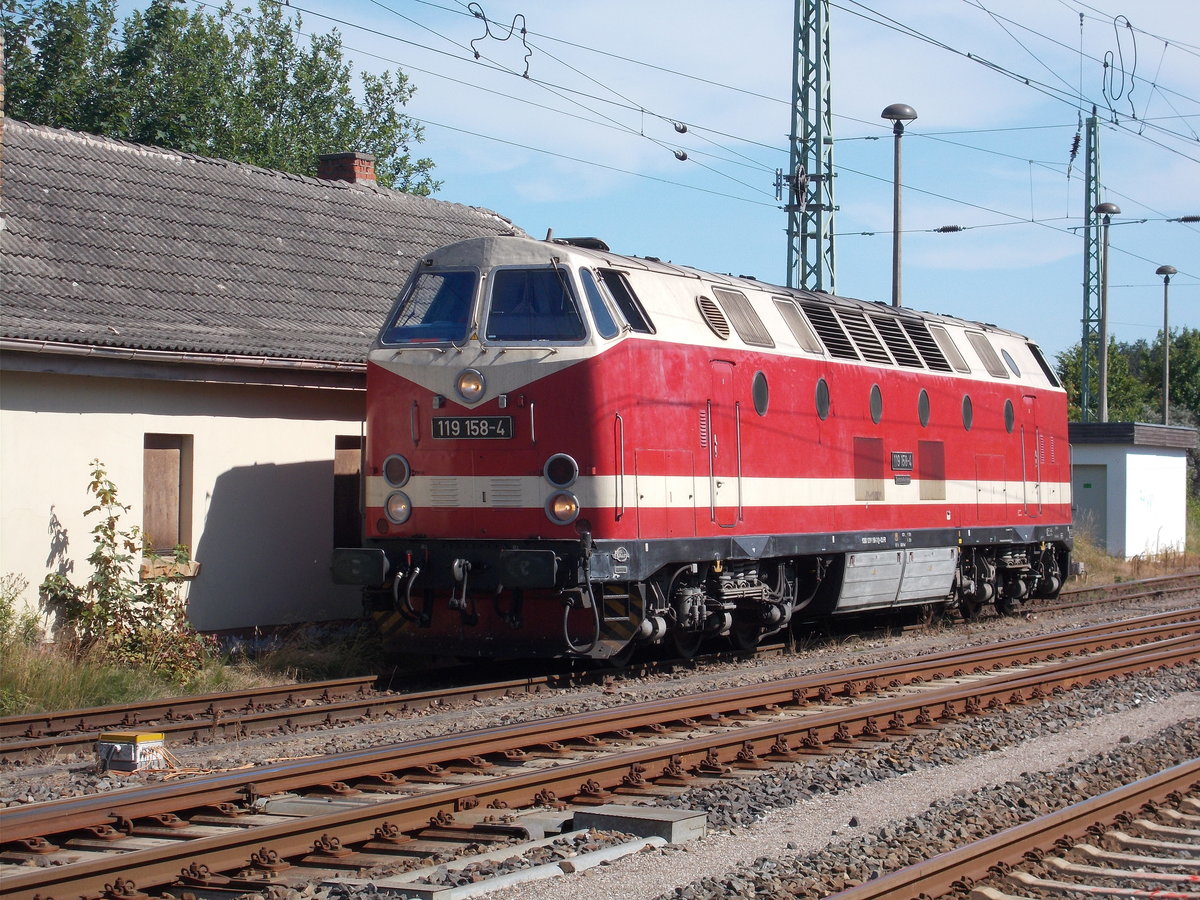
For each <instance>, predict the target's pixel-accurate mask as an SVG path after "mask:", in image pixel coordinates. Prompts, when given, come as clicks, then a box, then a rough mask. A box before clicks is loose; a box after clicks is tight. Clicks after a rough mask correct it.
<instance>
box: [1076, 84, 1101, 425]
mask: <svg viewBox="0 0 1200 900" xmlns="http://www.w3.org/2000/svg"><path fill="white" fill-rule="evenodd" d="M1083 146H1084V151H1083V152H1084V165H1083V172H1084V175H1083V185H1084V187H1083V206H1084V209H1083V223H1084V224H1083V338H1082V340H1081V341H1080V344H1079V421H1081V422H1090V421H1092V418H1093V410H1092V370H1093V368H1094V367H1095V365H1096V362H1097V360H1098V359H1099V358H1100V216H1099V215H1098V214H1097V213H1096V207H1097V206H1099V204H1100V120H1099V119H1098V118H1097V117H1096V108H1095V107H1092V115H1091V116H1090V117H1089V118H1088V119H1086V120H1085V122H1084V141H1083Z"/></svg>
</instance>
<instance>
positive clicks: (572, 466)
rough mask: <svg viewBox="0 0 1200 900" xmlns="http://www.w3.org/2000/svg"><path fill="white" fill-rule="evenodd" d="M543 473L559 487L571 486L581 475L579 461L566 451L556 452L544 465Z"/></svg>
mask: <svg viewBox="0 0 1200 900" xmlns="http://www.w3.org/2000/svg"><path fill="white" fill-rule="evenodd" d="M542 475H543V477H545V479H546V480H547V481H548V482H550V483H551V484H552V485H554V486H555V487H557V488H565V487H570V486H571V485H573V484H574V483H575V479H576V478H578V477H579V463H577V462H575V460H573V459H572V458H571V457H569V456H567V454H565V453H555V454H554V455H553V456H552V457H550V458H549V459H548V460H546V465H544V466H542Z"/></svg>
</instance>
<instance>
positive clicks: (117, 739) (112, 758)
mask: <svg viewBox="0 0 1200 900" xmlns="http://www.w3.org/2000/svg"><path fill="white" fill-rule="evenodd" d="M96 757H97V759H98V760H99V762H100V771H102V772H104V771H107V770H109V769H112V770H113V771H115V772H136V771H137V770H138V769H165V768H168V767H169V765H168V757H167V752H166V747H165V740H164V735H163V733H162V732H161V731H149V732H142V731H110V732H106V733H105V734H102V735H100V739H99V740H98V741H97V742H96Z"/></svg>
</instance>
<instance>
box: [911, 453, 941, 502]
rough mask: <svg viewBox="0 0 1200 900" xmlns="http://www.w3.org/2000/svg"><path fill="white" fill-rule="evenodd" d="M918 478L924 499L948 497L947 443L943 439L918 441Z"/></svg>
mask: <svg viewBox="0 0 1200 900" xmlns="http://www.w3.org/2000/svg"><path fill="white" fill-rule="evenodd" d="M917 478H918V480H919V481H920V482H921V499H922V500H945V499H946V445H945V444H943V443H942V442H941V441H917Z"/></svg>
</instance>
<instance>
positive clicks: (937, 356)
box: [900, 319, 950, 372]
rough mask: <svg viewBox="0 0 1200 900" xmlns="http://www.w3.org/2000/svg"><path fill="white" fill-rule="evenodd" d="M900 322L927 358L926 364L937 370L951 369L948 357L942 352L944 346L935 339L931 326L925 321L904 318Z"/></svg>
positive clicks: (945, 370)
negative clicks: (940, 345) (930, 331)
mask: <svg viewBox="0 0 1200 900" xmlns="http://www.w3.org/2000/svg"><path fill="white" fill-rule="evenodd" d="M900 324H901V325H903V326H904V330H905V331H906V332H907V333H908V336H909V337H910V338H912V342H913V345H914V346H915V347H916V348H917V352H918V353H920V354H921V358H922V359H923V360H925V365H927V366H929V368H931V369H933V370H934V371H936V372H949V371H950V362H949V361H948V360H947V359H946V356H945V354H943V353H942V348H941V347H939V346H938V342H937V341H935V340H934V339H933V335H932V334H930V333H929V328H928V327H926V325H925V323H924V322H918V321H915V320H909V319H904V320H903V321H902V322H901V323H900Z"/></svg>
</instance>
